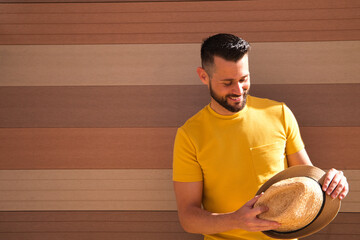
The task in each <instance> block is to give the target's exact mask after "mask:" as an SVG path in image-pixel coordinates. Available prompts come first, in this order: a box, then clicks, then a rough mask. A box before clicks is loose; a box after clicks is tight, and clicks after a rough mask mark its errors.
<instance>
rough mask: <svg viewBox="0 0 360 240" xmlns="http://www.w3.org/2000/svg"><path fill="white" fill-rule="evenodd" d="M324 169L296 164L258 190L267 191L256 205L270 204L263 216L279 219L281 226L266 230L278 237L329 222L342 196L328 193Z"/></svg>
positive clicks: (294, 235)
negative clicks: (325, 190)
mask: <svg viewBox="0 0 360 240" xmlns="http://www.w3.org/2000/svg"><path fill="white" fill-rule="evenodd" d="M324 178H325V172H324V171H323V170H321V169H319V168H317V167H314V166H308V165H301V166H293V167H290V168H287V169H285V170H284V171H282V172H279V173H278V174H276V175H275V176H273V177H272V178H270V179H269V180H268V181H267V182H266V183H265V184H264V185H263V186H262V187H261V188H260V189H259V190H258V192H257V193H256V195H258V194H260V193H262V192H265V193H264V195H263V196H262V197H261V198H259V200H258V201H257V202H256V203H255V205H254V207H257V206H263V205H265V206H267V207H268V208H269V211H267V212H265V213H262V214H260V215H258V217H259V218H261V219H267V220H271V221H277V222H279V223H281V226H280V227H279V228H277V229H274V230H271V231H264V232H263V233H264V234H266V235H267V236H269V237H273V238H279V239H291V238H299V237H305V236H308V235H311V234H313V233H315V232H317V231H320V230H321V229H322V228H324V227H325V226H327V225H328V224H329V223H330V222H331V221H332V220H333V219H334V218H335V217H336V215H337V213H338V212H339V209H340V200H339V199H338V198H336V199H332V198H331V197H330V196H328V195H326V194H325V193H324V192H323V191H322V189H321V185H322V183H323V181H324Z"/></svg>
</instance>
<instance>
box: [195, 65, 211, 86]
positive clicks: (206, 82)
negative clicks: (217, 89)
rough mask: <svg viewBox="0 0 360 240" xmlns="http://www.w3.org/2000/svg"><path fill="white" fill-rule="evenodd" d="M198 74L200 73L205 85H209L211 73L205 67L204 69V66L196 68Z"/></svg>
mask: <svg viewBox="0 0 360 240" xmlns="http://www.w3.org/2000/svg"><path fill="white" fill-rule="evenodd" d="M196 72H197V74H198V75H199V78H200V80H201V82H202V83H203V84H205V85H208V86H209V80H210V78H209V75H208V74H207V73H206V71H205V69H203V68H202V67H198V68H197V69H196Z"/></svg>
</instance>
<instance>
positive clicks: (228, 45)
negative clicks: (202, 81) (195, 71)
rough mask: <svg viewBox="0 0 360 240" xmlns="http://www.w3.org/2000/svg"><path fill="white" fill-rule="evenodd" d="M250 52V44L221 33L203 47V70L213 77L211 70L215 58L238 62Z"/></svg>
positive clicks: (205, 42) (211, 37)
mask: <svg viewBox="0 0 360 240" xmlns="http://www.w3.org/2000/svg"><path fill="white" fill-rule="evenodd" d="M249 50H250V45H249V43H248V42H247V41H245V40H243V39H241V38H239V37H237V36H235V35H232V34H226V33H220V34H216V35H213V36H210V37H209V38H207V39H205V40H204V42H203V44H202V45H201V64H202V68H204V69H205V71H206V72H207V73H208V74H209V76H211V75H212V74H211V71H210V68H211V67H212V65H213V64H214V56H218V57H221V58H223V59H225V60H228V61H234V62H236V61H238V60H239V59H241V58H242V57H243V56H244V55H245V54H246V53H247V52H248V51H249Z"/></svg>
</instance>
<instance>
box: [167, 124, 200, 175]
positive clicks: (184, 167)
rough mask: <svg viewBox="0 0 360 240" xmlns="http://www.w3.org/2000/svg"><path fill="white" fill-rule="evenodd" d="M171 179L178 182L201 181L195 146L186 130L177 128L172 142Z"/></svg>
mask: <svg viewBox="0 0 360 240" xmlns="http://www.w3.org/2000/svg"><path fill="white" fill-rule="evenodd" d="M173 180H174V181H178V182H198V181H203V175H202V171H201V166H200V165H199V163H198V161H197V158H196V148H195V146H194V144H193V143H192V141H191V139H190V138H189V136H188V135H187V134H186V132H185V131H184V130H183V129H182V128H179V129H178V131H177V133H176V137H175V143H174V155H173Z"/></svg>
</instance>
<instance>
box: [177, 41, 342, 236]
mask: <svg viewBox="0 0 360 240" xmlns="http://www.w3.org/2000/svg"><path fill="white" fill-rule="evenodd" d="M249 48H250V46H249V44H248V43H247V42H246V41H244V40H242V39H240V38H238V37H236V36H234V35H231V34H217V35H214V36H211V37H209V38H208V39H206V40H205V41H204V42H203V44H202V47H201V59H202V67H199V68H197V73H198V75H199V78H200V80H201V81H202V82H203V83H204V84H205V85H207V86H208V88H209V91H210V95H211V101H210V104H209V105H208V106H206V107H205V108H203V109H202V110H201V111H200V112H198V113H197V114H196V115H194V116H193V117H191V118H190V119H189V120H188V121H187V122H186V123H185V124H184V125H183V126H182V127H180V128H179V129H178V132H177V135H176V140H175V146H174V162H173V180H174V189H175V194H176V200H177V206H178V213H179V219H180V223H181V225H182V226H183V228H184V229H185V231H187V232H191V233H201V234H204V235H205V239H269V238H268V237H267V236H265V235H264V234H262V233H261V232H260V231H265V230H271V229H275V228H277V227H278V226H279V223H276V222H272V221H266V220H261V219H259V218H257V217H256V216H257V215H258V214H260V213H262V212H265V211H267V209H265V208H254V207H253V205H254V203H255V202H256V201H257V199H258V198H259V197H261V196H256V197H254V195H255V193H256V191H257V190H258V189H259V187H260V186H261V185H262V184H263V183H264V182H265V181H266V180H268V179H269V178H271V177H272V176H273V175H275V174H276V173H278V172H280V171H282V170H283V169H285V168H287V167H289V166H294V165H300V164H307V165H311V161H310V159H309V157H308V155H307V153H306V151H305V149H304V144H303V142H302V140H301V137H300V133H299V127H298V124H297V122H296V120H295V117H294V116H293V114H292V113H291V111H290V110H289V108H287V106H286V105H285V104H283V103H279V102H275V101H271V100H268V99H261V98H256V97H253V96H250V95H249V89H250V72H249V63H248V51H249ZM348 188H349V187H348V183H347V181H346V178H345V177H344V176H343V174H342V172H340V171H337V170H335V169H331V170H330V171H329V172H328V173H327V176H326V180H325V182H324V187H323V190H324V191H326V193H327V194H331V196H332V197H333V198H336V197H339V198H340V199H343V198H344V197H345V196H346V195H347V193H348Z"/></svg>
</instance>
